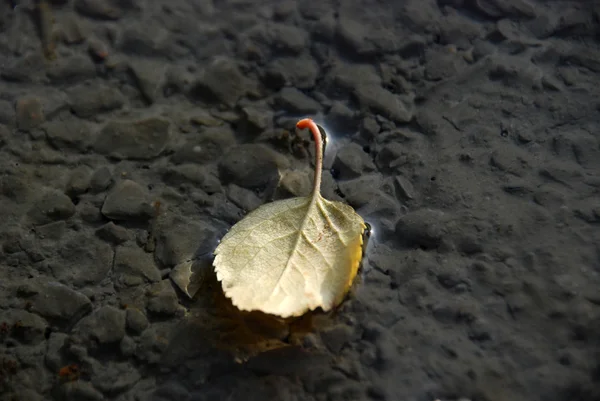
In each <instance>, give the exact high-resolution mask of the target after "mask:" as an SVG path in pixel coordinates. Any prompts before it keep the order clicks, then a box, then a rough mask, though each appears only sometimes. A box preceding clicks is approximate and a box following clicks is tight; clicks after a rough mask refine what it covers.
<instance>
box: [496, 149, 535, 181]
mask: <svg viewBox="0 0 600 401" xmlns="http://www.w3.org/2000/svg"><path fill="white" fill-rule="evenodd" d="M490 164H491V165H492V166H493V167H495V168H497V169H499V170H501V171H503V172H506V173H510V174H513V175H516V176H517V177H522V176H523V175H524V174H526V173H527V172H529V171H530V170H531V168H532V166H533V163H531V156H530V155H529V154H528V153H527V152H526V151H524V150H522V149H520V148H517V147H515V146H508V145H506V144H505V145H504V146H499V147H498V149H496V150H495V151H494V152H493V153H492V156H491V158H490Z"/></svg>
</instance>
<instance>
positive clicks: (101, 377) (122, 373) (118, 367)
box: [91, 361, 141, 395]
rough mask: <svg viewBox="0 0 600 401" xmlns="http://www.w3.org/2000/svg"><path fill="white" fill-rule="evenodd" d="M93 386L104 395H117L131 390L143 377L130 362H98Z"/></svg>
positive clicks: (94, 371)
mask: <svg viewBox="0 0 600 401" xmlns="http://www.w3.org/2000/svg"><path fill="white" fill-rule="evenodd" d="M91 376H92V379H91V380H92V384H93V385H94V387H95V388H96V389H98V390H100V391H101V392H103V393H104V394H111V395H116V394H119V393H123V392H125V391H127V390H129V389H130V388H131V387H133V385H134V384H135V383H137V382H138V381H139V380H140V379H141V375H140V373H139V372H138V370H137V369H135V367H133V366H132V365H131V363H129V362H113V361H110V362H108V363H106V362H102V363H100V362H98V363H96V364H95V367H94V369H93V373H92V375H91Z"/></svg>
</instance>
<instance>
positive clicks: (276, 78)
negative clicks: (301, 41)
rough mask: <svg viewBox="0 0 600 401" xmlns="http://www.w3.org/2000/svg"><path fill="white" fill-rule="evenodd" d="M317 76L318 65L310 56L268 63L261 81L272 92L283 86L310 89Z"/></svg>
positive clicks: (284, 58) (283, 58) (286, 58)
mask: <svg viewBox="0 0 600 401" xmlns="http://www.w3.org/2000/svg"><path fill="white" fill-rule="evenodd" d="M318 75H319V65H318V64H317V62H316V61H315V60H314V59H313V58H312V57H311V56H310V55H300V56H298V57H280V58H276V59H275V60H273V61H272V62H270V63H269V64H268V65H267V66H266V69H265V74H264V76H263V81H264V82H265V85H266V86H268V87H269V88H270V89H272V90H279V89H281V88H282V87H284V86H289V87H292V88H298V89H311V88H313V87H314V86H315V82H316V81H317V77H318Z"/></svg>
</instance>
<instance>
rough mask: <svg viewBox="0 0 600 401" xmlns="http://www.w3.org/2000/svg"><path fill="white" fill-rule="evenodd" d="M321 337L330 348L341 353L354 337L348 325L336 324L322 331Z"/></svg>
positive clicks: (336, 352)
mask: <svg viewBox="0 0 600 401" xmlns="http://www.w3.org/2000/svg"><path fill="white" fill-rule="evenodd" d="M320 334H321V339H322V340H323V343H324V344H325V346H327V348H329V350H330V351H331V352H332V353H334V354H336V355H337V354H339V353H340V351H341V350H342V348H344V346H345V345H346V344H348V343H349V342H350V340H351V337H352V330H351V328H350V327H348V326H346V325H342V324H340V325H336V326H334V327H331V328H328V329H327V330H324V331H322V332H321V333H320Z"/></svg>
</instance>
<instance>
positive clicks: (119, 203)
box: [102, 180, 155, 221]
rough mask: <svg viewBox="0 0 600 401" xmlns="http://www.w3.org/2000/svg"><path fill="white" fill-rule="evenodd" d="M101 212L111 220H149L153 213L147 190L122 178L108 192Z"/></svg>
mask: <svg viewBox="0 0 600 401" xmlns="http://www.w3.org/2000/svg"><path fill="white" fill-rule="evenodd" d="M102 214H103V215H104V216H106V217H107V218H109V219H111V220H143V221H145V220H149V219H150V218H152V217H153V216H154V214H155V211H154V208H153V207H152V205H151V204H150V198H149V195H148V193H147V191H146V190H145V189H144V188H142V186H141V185H139V184H138V183H136V182H134V181H131V180H123V181H120V182H119V183H117V184H116V185H115V187H114V188H113V189H112V190H111V191H110V192H109V193H108V195H107V196H106V199H105V200H104V204H103V205H102Z"/></svg>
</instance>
